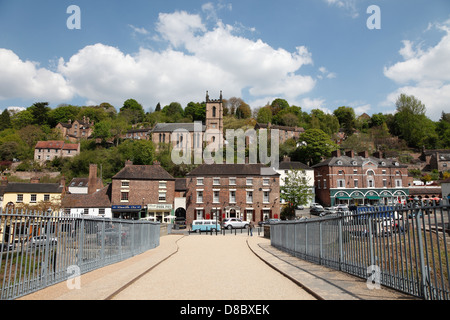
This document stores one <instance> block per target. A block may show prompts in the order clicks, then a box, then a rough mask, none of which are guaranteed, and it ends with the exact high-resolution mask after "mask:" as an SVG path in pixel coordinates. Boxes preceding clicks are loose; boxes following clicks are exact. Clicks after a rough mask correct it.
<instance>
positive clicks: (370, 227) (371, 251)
mask: <svg viewBox="0 0 450 320" xmlns="http://www.w3.org/2000/svg"><path fill="white" fill-rule="evenodd" d="M367 220H368V221H369V250H370V265H371V266H373V265H374V264H375V256H374V250H373V230H372V216H371V215H370V214H369V216H368V219H367Z"/></svg>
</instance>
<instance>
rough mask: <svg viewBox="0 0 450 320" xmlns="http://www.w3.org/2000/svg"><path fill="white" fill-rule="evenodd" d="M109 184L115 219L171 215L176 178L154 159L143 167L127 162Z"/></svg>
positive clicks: (159, 219)
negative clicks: (153, 161)
mask: <svg viewBox="0 0 450 320" xmlns="http://www.w3.org/2000/svg"><path fill="white" fill-rule="evenodd" d="M111 184H112V186H111V188H112V189H111V199H112V201H111V209H112V215H113V217H114V218H126V219H135V220H137V219H149V220H155V221H164V219H165V218H166V217H168V216H173V215H174V198H175V178H174V177H172V176H171V175H170V174H169V173H168V172H167V171H166V170H164V169H163V168H162V167H161V165H160V164H159V163H157V162H155V163H154V164H153V165H146V166H142V165H133V163H132V162H131V161H127V162H126V164H125V167H124V168H123V169H122V170H120V171H119V172H118V173H117V174H116V175H115V176H114V177H113V178H112V183H111ZM175 209H176V208H175Z"/></svg>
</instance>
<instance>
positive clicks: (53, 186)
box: [5, 182, 64, 193]
mask: <svg viewBox="0 0 450 320" xmlns="http://www.w3.org/2000/svg"><path fill="white" fill-rule="evenodd" d="M63 188H64V187H63V186H62V185H60V184H59V183H21V182H20V183H19V182H11V183H8V185H7V186H6V188H5V193H62V191H63Z"/></svg>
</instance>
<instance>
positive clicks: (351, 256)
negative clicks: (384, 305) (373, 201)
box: [270, 199, 450, 300]
mask: <svg viewBox="0 0 450 320" xmlns="http://www.w3.org/2000/svg"><path fill="white" fill-rule="evenodd" d="M449 220H450V206H449V202H448V200H447V199H445V200H444V201H443V202H441V203H440V204H436V203H435V202H430V203H428V204H421V205H418V204H413V203H412V204H409V205H406V206H394V207H372V208H367V209H366V210H363V211H358V212H344V213H338V214H335V215H330V216H325V217H323V218H314V219H307V220H305V221H298V222H280V223H277V224H272V225H271V230H270V233H271V244H272V245H273V246H274V247H277V248H279V249H281V250H284V251H286V252H288V253H290V254H292V255H295V256H297V257H299V258H301V259H304V260H308V261H311V262H314V263H317V264H321V265H325V266H328V267H331V268H335V269H337V270H341V271H344V272H347V273H350V274H352V275H355V276H358V277H361V278H363V279H367V284H368V287H369V288H371V289H373V288H376V287H377V286H379V285H384V286H387V287H391V288H394V289H396V290H400V291H402V292H406V293H408V294H411V295H413V296H417V297H421V298H424V299H430V300H450V276H449V275H450V265H449V249H450V247H449V246H450V234H449V232H450V227H449Z"/></svg>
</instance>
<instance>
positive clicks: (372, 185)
mask: <svg viewBox="0 0 450 320" xmlns="http://www.w3.org/2000/svg"><path fill="white" fill-rule="evenodd" d="M367 187H368V188H375V182H374V180H373V178H369V179H367Z"/></svg>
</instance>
